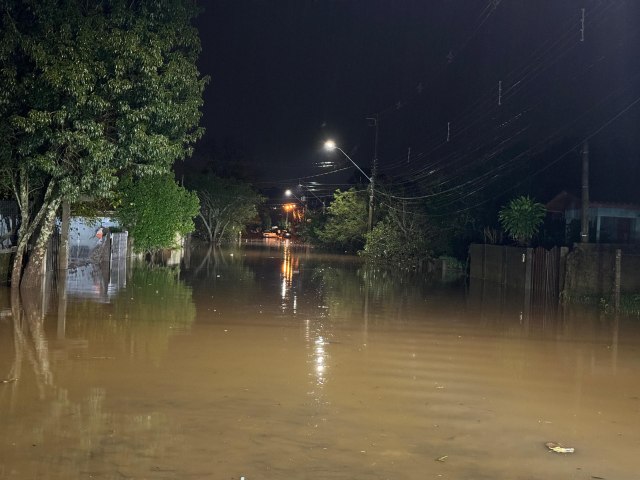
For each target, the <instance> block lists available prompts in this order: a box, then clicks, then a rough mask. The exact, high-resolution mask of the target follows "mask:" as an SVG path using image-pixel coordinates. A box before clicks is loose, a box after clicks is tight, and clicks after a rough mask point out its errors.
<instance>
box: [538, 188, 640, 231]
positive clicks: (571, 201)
mask: <svg viewBox="0 0 640 480" xmlns="http://www.w3.org/2000/svg"><path fill="white" fill-rule="evenodd" d="M546 207H547V213H548V214H549V215H550V216H551V218H552V219H556V220H558V219H564V223H565V227H566V231H567V235H568V236H569V237H571V235H570V232H571V231H572V230H575V229H576V228H577V230H578V231H579V229H580V223H581V219H582V201H581V200H580V199H579V198H578V197H576V196H575V195H571V194H570V193H567V192H564V191H563V192H561V193H559V194H558V195H556V196H555V197H554V198H553V199H551V200H550V201H549V202H548V203H547V205H546ZM588 215H589V232H590V235H589V237H590V240H591V242H594V241H595V243H617V244H629V243H640V205H634V204H629V203H612V202H594V201H590V202H589V213H588Z"/></svg>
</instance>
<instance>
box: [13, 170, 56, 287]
mask: <svg viewBox="0 0 640 480" xmlns="http://www.w3.org/2000/svg"><path fill="white" fill-rule="evenodd" d="M54 187H55V182H54V181H53V180H51V181H49V184H48V185H47V189H46V191H45V193H44V199H43V204H42V206H41V207H40V210H38V213H36V215H35V216H34V217H33V218H30V215H31V210H30V208H29V180H28V178H27V174H26V172H25V171H24V170H20V171H19V172H18V174H17V177H16V178H14V181H13V192H14V195H15V197H16V201H17V202H18V207H19V208H20V228H19V229H18V245H17V248H16V255H15V257H14V258H13V267H12V269H11V288H18V287H19V286H20V282H21V280H22V275H23V273H22V267H23V263H24V254H25V252H26V251H27V246H28V245H29V240H30V239H31V236H32V235H33V234H34V232H35V231H36V229H37V228H38V225H40V223H41V222H42V220H43V218H44V216H45V212H46V210H47V206H48V205H49V203H50V202H51V196H52V194H53V189H54ZM59 204H60V202H59V201H58V202H57V205H59ZM53 219H55V212H54V214H53ZM45 243H46V242H45Z"/></svg>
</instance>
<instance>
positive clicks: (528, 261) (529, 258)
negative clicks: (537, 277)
mask: <svg viewBox="0 0 640 480" xmlns="http://www.w3.org/2000/svg"><path fill="white" fill-rule="evenodd" d="M524 256H525V258H524V262H525V266H524V302H525V304H526V305H530V304H531V289H532V280H533V248H527V249H526V250H525V254H524Z"/></svg>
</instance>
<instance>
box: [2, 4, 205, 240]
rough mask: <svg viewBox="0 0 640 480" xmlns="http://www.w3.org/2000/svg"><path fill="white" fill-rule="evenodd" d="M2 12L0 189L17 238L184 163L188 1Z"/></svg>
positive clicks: (190, 129)
mask: <svg viewBox="0 0 640 480" xmlns="http://www.w3.org/2000/svg"><path fill="white" fill-rule="evenodd" d="M0 9H1V10H2V20H1V22H2V23H1V25H0V66H1V68H0V139H1V140H2V141H1V142H0V178H2V179H3V180H6V183H8V184H9V185H10V187H11V190H12V191H13V192H14V194H15V195H16V198H17V200H18V201H19V203H20V207H21V213H22V215H23V225H24V229H23V231H22V233H21V234H20V235H21V236H22V238H26V239H28V237H29V236H31V235H32V234H33V233H34V232H37V231H38V227H39V225H41V222H42V221H43V218H44V217H45V216H44V212H46V211H47V210H51V208H54V209H55V208H57V205H59V203H60V202H61V201H62V200H67V201H69V202H71V203H73V202H75V201H76V200H78V199H79V198H80V197H81V196H85V195H86V196H90V197H92V198H102V197H110V196H111V195H112V194H113V192H114V189H115V187H116V185H117V183H118V179H119V178H120V177H121V176H123V175H133V176H136V177H138V176H144V175H152V174H161V173H166V172H168V171H169V169H170V167H171V165H172V164H173V162H175V161H176V160H180V159H182V158H184V157H185V156H186V155H188V154H189V153H190V151H191V148H192V145H193V143H194V142H195V141H196V140H197V139H198V138H199V137H200V136H201V135H202V129H201V128H199V126H198V122H199V120H200V111H199V109H200V107H201V106H202V92H203V89H204V86H205V84H206V82H207V79H206V78H202V77H201V76H200V74H199V72H198V70H197V67H196V60H197V57H198V55H199V53H200V41H199V38H198V33H197V30H196V28H195V27H194V26H193V25H191V21H192V19H193V18H194V17H195V15H196V14H197V10H196V8H195V4H194V3H193V2H192V1H190V0H166V1H161V2H160V1H151V0H141V1H136V2H124V1H121V0H102V1H100V0H98V1H92V2H85V1H80V0H0ZM45 191H46V194H43V192H45ZM29 196H30V198H29V199H28V200H27V197H29ZM31 205H32V206H34V209H33V212H30V211H29V206H31ZM50 207H51V208H50ZM39 212H42V213H39ZM31 223H33V225H31ZM50 231H51V229H50V227H47V228H42V229H41V230H40V236H47V237H48V235H49V234H50Z"/></svg>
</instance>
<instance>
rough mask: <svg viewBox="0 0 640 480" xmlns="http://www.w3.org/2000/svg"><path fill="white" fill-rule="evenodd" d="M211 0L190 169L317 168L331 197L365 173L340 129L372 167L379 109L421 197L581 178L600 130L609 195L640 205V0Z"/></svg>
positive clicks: (396, 164)
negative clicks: (199, 129) (332, 147)
mask: <svg viewBox="0 0 640 480" xmlns="http://www.w3.org/2000/svg"><path fill="white" fill-rule="evenodd" d="M201 5H202V7H203V9H204V11H203V13H202V14H201V16H200V17H199V18H198V20H197V25H198V28H199V30H200V33H201V40H202V46H203V52H202V56H201V61H200V69H201V71H202V73H203V74H206V75H210V76H211V82H210V83H209V85H208V87H207V90H206V92H205V105H204V110H203V113H204V115H203V120H202V123H203V125H204V126H205V128H206V134H205V137H204V138H203V139H202V140H201V141H200V142H199V143H198V145H197V147H196V152H197V153H196V155H195V157H194V158H193V159H191V160H188V161H187V164H186V168H187V169H189V168H193V169H195V168H200V167H201V166H202V165H203V164H204V163H205V162H206V161H207V160H208V159H213V161H214V163H215V164H216V165H217V166H218V168H221V166H224V167H225V168H227V170H228V171H230V172H235V173H236V174H240V175H244V176H245V177H246V178H248V179H249V180H251V181H252V182H254V184H256V185H257V186H268V185H272V186H273V185H275V186H277V188H282V189H284V188H288V187H290V186H295V185H297V184H298V182H300V183H302V184H305V185H312V183H311V182H316V183H314V184H313V185H315V188H316V189H317V190H316V192H317V193H318V194H319V195H321V196H322V195H324V194H328V193H330V192H331V191H333V190H334V189H335V188H336V187H337V186H340V185H341V184H344V183H345V182H348V181H349V178H350V176H352V175H353V174H354V169H353V168H348V167H349V164H348V162H347V161H346V159H344V158H341V156H340V155H339V154H337V153H335V152H334V154H327V153H326V152H324V151H323V150H322V148H321V147H322V144H323V142H324V140H325V139H327V138H333V139H335V140H336V142H338V143H339V145H340V146H341V147H342V148H343V149H344V150H345V151H346V152H347V153H348V154H349V155H350V156H351V157H352V158H353V160H354V161H356V162H357V163H358V164H359V165H361V166H362V167H363V168H364V169H365V170H368V169H369V168H370V165H371V160H372V157H373V145H374V131H375V129H374V128H372V127H371V126H370V125H369V123H370V122H368V121H367V117H372V116H375V115H376V114H377V115H378V118H379V152H378V157H379V165H380V170H379V174H380V175H381V178H384V179H386V181H387V182H388V183H389V184H390V185H391V186H395V187H403V188H404V194H405V195H406V196H407V197H408V198H410V197H412V196H414V195H418V194H419V193H420V192H424V189H425V188H426V189H432V190H433V189H435V190H437V191H441V192H444V193H442V196H441V198H439V201H441V202H442V205H446V203H447V202H448V201H449V200H455V196H456V195H457V196H460V194H461V193H460V192H464V195H465V196H467V197H468V199H469V201H470V202H472V201H474V200H473V199H474V198H475V195H476V194H479V195H489V196H490V195H495V194H496V193H495V192H502V193H504V192H506V191H511V190H513V191H514V192H516V191H518V192H528V193H531V194H533V195H535V196H536V197H538V200H540V201H543V202H544V201H547V200H549V199H550V198H551V197H553V196H554V195H555V194H556V193H558V192H559V191H560V190H563V189H565V190H569V191H572V192H575V193H578V192H579V190H580V168H579V167H580V149H581V147H580V145H581V143H582V141H583V140H584V139H586V138H588V139H589V146H590V151H591V155H590V160H591V192H592V193H591V197H592V199H594V200H601V201H619V202H636V203H640V194H639V193H638V191H639V190H640V189H638V188H637V186H636V184H637V181H638V179H640V37H639V34H638V32H639V30H640V2H636V1H631V0H628V1H622V0H583V1H580V2H578V1H573V0H562V1H558V0H535V1H534V0H526V1H525V0H429V1H425V0H402V1H391V0H386V1H382V0H315V1H313V0H291V1H285V0H271V1H257V0H218V1H209V2H202V3H201ZM582 8H584V9H585V17H584V18H585V21H584V41H581V37H582V35H583V33H582V32H581V27H582ZM500 82H501V92H500ZM447 137H448V141H447ZM323 161H332V162H333V163H332V166H331V167H329V168H321V167H320V166H319V163H320V162H323ZM331 169H338V170H339V171H338V172H336V173H333V174H329V175H327V174H326V172H327V171H329V170H331Z"/></svg>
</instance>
